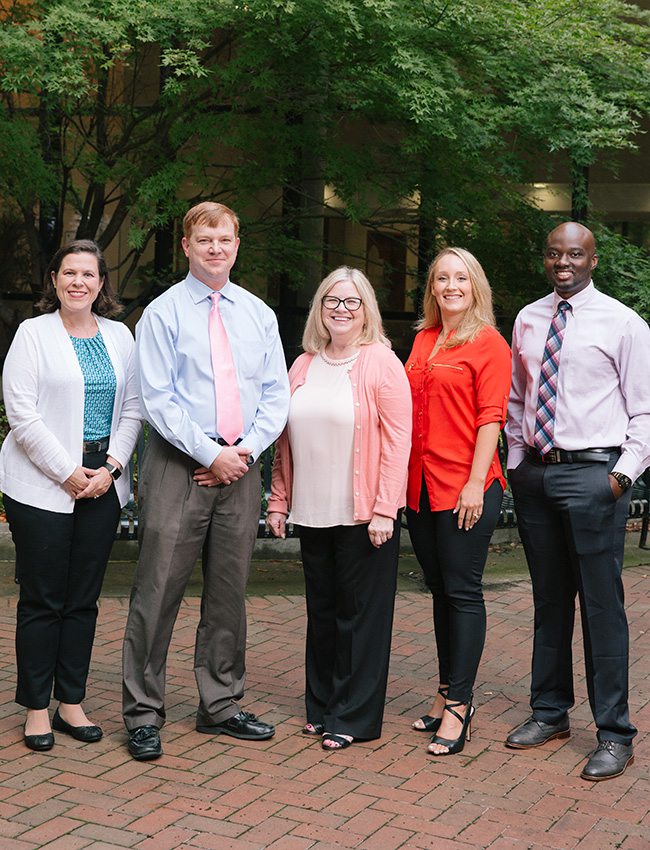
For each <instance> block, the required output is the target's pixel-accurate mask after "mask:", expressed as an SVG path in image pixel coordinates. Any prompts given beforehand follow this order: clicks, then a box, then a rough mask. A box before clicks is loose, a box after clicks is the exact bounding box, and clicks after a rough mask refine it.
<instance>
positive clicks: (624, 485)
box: [609, 472, 632, 493]
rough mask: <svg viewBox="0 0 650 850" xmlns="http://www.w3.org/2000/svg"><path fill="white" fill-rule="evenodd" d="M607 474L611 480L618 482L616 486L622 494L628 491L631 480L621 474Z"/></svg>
mask: <svg viewBox="0 0 650 850" xmlns="http://www.w3.org/2000/svg"><path fill="white" fill-rule="evenodd" d="M609 474H610V475H611V476H612V478H615V479H616V480H617V481H618V486H619V487H620V488H621V490H622V491H623V492H624V493H625V491H626V490H629V489H630V487H631V486H632V479H631V478H628V477H627V475H625V474H624V473H622V472H610V473H609Z"/></svg>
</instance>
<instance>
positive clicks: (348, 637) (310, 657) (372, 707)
mask: <svg viewBox="0 0 650 850" xmlns="http://www.w3.org/2000/svg"><path fill="white" fill-rule="evenodd" d="M399 537H400V517H399V515H398V518H397V520H396V521H395V525H394V530H393V536H392V538H391V539H390V540H388V541H386V543H384V544H383V546H381V547H380V548H379V549H376V548H375V547H374V546H373V545H372V544H371V543H370V539H369V537H368V525H367V524H363V525H350V526H347V525H338V526H334V527H333V528H307V527H305V526H301V527H300V549H301V553H302V560H303V567H304V571H305V590H306V599H307V646H306V659H305V662H306V663H305V670H306V688H305V707H306V710H307V720H308V722H309V723H314V724H316V723H322V724H323V725H324V727H325V731H327V732H330V733H332V734H337V733H338V734H343V735H351V736H352V737H353V738H357V739H362V740H372V739H374V738H379V736H380V735H381V726H382V721H383V717H384V702H385V699H386V684H387V681H388V664H389V659H390V644H391V637H392V630H393V611H394V608H395V592H396V589H397V561H398V558H399Z"/></svg>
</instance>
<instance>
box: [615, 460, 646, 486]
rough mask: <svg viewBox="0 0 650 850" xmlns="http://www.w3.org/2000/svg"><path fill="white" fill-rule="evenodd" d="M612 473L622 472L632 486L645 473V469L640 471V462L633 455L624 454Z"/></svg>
mask: <svg viewBox="0 0 650 850" xmlns="http://www.w3.org/2000/svg"><path fill="white" fill-rule="evenodd" d="M612 472H622V473H623V475H627V477H628V478H629V479H630V481H631V482H632V484H634V482H635V481H636V479H637V478H638V477H639V475H641V473H642V472H643V469H639V462H638V460H637V459H636V458H635V457H634V456H633V455H631V454H629V453H626V452H623V454H622V455H621V456H620V457H619V459H618V460H617V461H616V464H615V466H614V469H612Z"/></svg>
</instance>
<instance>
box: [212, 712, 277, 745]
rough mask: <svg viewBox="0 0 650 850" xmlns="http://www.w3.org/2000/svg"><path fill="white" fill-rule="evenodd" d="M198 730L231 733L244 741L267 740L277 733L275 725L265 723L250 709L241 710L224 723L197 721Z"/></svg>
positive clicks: (215, 733)
mask: <svg viewBox="0 0 650 850" xmlns="http://www.w3.org/2000/svg"><path fill="white" fill-rule="evenodd" d="M196 731H197V732H203V733H204V734H206V735H220V734H224V735H230V736H231V737H233V738H239V739H240V740H242V741H267V740H268V739H269V738H272V737H273V736H274V735H275V726H271V724H270V723H265V722H264V721H263V720H260V719H259V718H258V717H256V716H255V715H254V714H252V713H251V712H250V711H239V712H237V714H235V716H234V717H229V718H228V720H224V721H223V723H197V724H196Z"/></svg>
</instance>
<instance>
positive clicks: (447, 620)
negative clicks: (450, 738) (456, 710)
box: [406, 481, 503, 703]
mask: <svg viewBox="0 0 650 850" xmlns="http://www.w3.org/2000/svg"><path fill="white" fill-rule="evenodd" d="M502 499H503V490H502V489H501V484H500V483H499V482H498V481H493V482H492V484H491V485H490V486H489V487H488V489H487V491H486V492H485V495H484V499H483V513H482V514H481V518H480V519H479V521H478V522H477V523H476V525H474V526H473V528H471V529H470V530H469V531H465V530H464V529H459V528H458V515H457V514H455V513H454V512H453V511H432V510H431V508H430V506H429V495H428V493H427V488H426V486H425V484H424V481H423V482H422V490H421V495H420V510H419V511H414V510H411V509H410V508H407V509H406V518H407V521H408V528H409V534H410V535H411V543H412V544H413V550H414V552H415V555H416V557H417V559H418V562H419V564H420V566H421V567H422V572H423V573H424V580H425V583H426V585H427V587H428V588H429V590H430V591H431V595H432V596H433V625H434V631H435V635H436V647H437V650H438V673H439V681H440V682H441V683H442V684H447V685H449V693H448V699H449V700H453V701H454V702H461V703H468V702H469V701H470V699H471V696H472V690H473V688H474V681H475V679H476V673H477V670H478V665H479V663H480V660H481V655H482V654H483V646H484V644H485V628H486V616H485V602H484V600H483V570H484V569H485V562H486V560H487V554H488V546H489V545H490V540H491V538H492V533H493V531H494V528H495V526H496V524H497V520H498V518H499V511H500V510H501V501H502Z"/></svg>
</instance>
